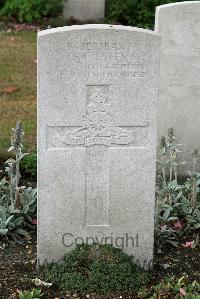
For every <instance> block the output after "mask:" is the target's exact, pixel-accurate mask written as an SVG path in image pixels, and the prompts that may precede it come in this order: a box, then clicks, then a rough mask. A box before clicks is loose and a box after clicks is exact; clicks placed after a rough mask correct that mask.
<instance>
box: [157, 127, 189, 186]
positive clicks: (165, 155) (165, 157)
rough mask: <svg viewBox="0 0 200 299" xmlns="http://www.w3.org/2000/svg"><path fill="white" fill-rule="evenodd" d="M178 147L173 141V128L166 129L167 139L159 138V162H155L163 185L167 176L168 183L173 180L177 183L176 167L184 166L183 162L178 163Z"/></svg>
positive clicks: (174, 140)
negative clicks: (159, 168)
mask: <svg viewBox="0 0 200 299" xmlns="http://www.w3.org/2000/svg"><path fill="white" fill-rule="evenodd" d="M180 145H181V144H178V143H177V141H176V139H175V135H174V129H173V128H169V129H168V138H166V137H165V136H162V137H161V141H160V160H157V163H158V164H159V165H160V166H161V169H162V179H163V183H164V184H166V183H167V176H169V183H171V182H172V180H173V178H174V180H175V181H176V182H177V180H178V167H179V166H181V165H184V164H185V162H178V153H180V150H179V149H178V147H179V146H180ZM167 170H168V171H167Z"/></svg>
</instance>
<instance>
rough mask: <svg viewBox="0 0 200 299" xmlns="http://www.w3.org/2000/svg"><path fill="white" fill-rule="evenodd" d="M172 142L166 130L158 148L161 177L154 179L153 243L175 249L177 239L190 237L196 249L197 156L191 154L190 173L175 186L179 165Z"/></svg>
mask: <svg viewBox="0 0 200 299" xmlns="http://www.w3.org/2000/svg"><path fill="white" fill-rule="evenodd" d="M174 140H175V138H174V132H173V130H172V129H169V131H168V139H166V138H165V137H162V139H161V144H160V149H161V154H160V155H161V158H160V161H159V164H160V165H161V168H162V176H158V180H157V189H156V206H155V224H156V229H155V236H156V239H155V240H156V243H157V245H158V246H160V245H161V244H164V243H165V242H166V243H170V244H172V245H174V246H178V245H179V244H180V241H181V238H183V237H190V240H191V237H192V238H193V239H192V240H193V241H194V244H195V246H196V245H197V244H198V242H199V234H198V230H199V228H200V187H199V186H200V173H198V169H197V165H198V163H197V162H198V153H197V150H195V151H194V153H193V155H192V158H193V169H192V171H191V172H189V177H188V178H187V180H186V181H185V182H184V183H183V184H181V185H180V184H178V182H177V166H179V165H182V164H183V163H179V164H178V162H177V161H176V159H177V153H178V150H177V149H176V148H177V145H176V142H175V141H174ZM174 153H175V154H174ZM174 163H175V164H174ZM174 166H175V167H174ZM168 177H169V181H167V178H168ZM172 178H174V180H172Z"/></svg>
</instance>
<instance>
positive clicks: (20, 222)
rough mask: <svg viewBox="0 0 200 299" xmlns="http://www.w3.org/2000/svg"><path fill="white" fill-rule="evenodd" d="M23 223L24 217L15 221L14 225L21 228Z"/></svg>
mask: <svg viewBox="0 0 200 299" xmlns="http://www.w3.org/2000/svg"><path fill="white" fill-rule="evenodd" d="M23 221H24V217H23V216H21V217H19V218H17V219H15V221H14V222H13V223H14V224H15V226H20V225H21V224H22V223H23Z"/></svg>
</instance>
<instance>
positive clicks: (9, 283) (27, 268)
mask: <svg viewBox="0 0 200 299" xmlns="http://www.w3.org/2000/svg"><path fill="white" fill-rule="evenodd" d="M36 247H37V246H36V233H33V235H32V240H31V241H28V242H26V243H24V244H16V243H15V242H10V244H7V245H6V244H5V243H3V242H0V299H11V298H12V299H14V298H18V297H17V290H31V289H32V288H34V287H35V286H34V283H33V282H32V279H35V278H40V274H39V273H38V271H37V267H36ZM199 261H200V248H193V249H192V248H183V247H180V248H178V249H177V248H172V247H165V248H162V250H161V253H159V254H158V253H156V255H155V258H154V270H153V272H152V278H151V282H150V284H149V287H150V286H152V285H155V284H157V283H158V282H159V281H161V280H162V279H163V278H165V277H166V276H167V275H170V276H172V275H175V276H176V277H177V279H178V278H180V277H182V276H183V275H184V276H187V275H188V277H189V281H194V280H199V278H200V263H199ZM43 292H44V293H45V295H44V297H43V298H44V299H54V298H56V299H64V298H68V299H72V298H73V299H75V298H77V299H78V298H79V299H80V298H81V297H79V296H78V295H76V294H73V295H68V296H66V295H65V296H64V295H63V294H62V293H61V292H59V291H57V290H55V289H52V287H51V288H49V289H47V288H45V289H43ZM86 298H89V299H111V298H113V299H114V298H115V299H119V298H121V299H122V298H123V299H128V298H130V299H134V298H136V297H134V296H133V295H128V294H127V295H126V294H118V295H116V294H113V295H109V296H101V297H99V296H97V295H95V294H90V295H88V296H87V297H86Z"/></svg>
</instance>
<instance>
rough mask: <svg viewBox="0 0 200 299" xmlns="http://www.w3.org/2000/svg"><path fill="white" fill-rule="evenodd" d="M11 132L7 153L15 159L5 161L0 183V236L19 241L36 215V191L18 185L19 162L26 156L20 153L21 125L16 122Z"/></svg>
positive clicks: (21, 147)
mask: <svg viewBox="0 0 200 299" xmlns="http://www.w3.org/2000/svg"><path fill="white" fill-rule="evenodd" d="M12 132H13V135H12V137H11V147H10V148H9V151H12V152H14V154H15V158H10V159H8V160H7V161H6V164H7V166H6V169H5V171H6V173H7V177H4V178H3V179H2V180H1V181H0V210H1V214H0V215H1V216H0V222H1V226H2V229H3V233H2V234H1V235H3V236H5V235H6V236H7V237H9V236H11V237H12V238H13V239H14V240H16V241H17V240H20V239H21V238H20V236H25V237H28V233H27V231H26V230H25V228H26V227H30V224H31V221H32V218H33V217H34V216H35V214H36V198H37V191H36V189H33V188H32V187H25V186H20V184H19V183H20V177H21V175H20V169H19V167H20V161H21V160H22V159H23V158H24V157H25V156H27V155H28V154H27V153H23V151H22V149H23V144H22V137H23V135H24V132H23V129H22V124H21V123H20V122H18V123H17V124H16V127H15V128H14V129H12Z"/></svg>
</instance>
